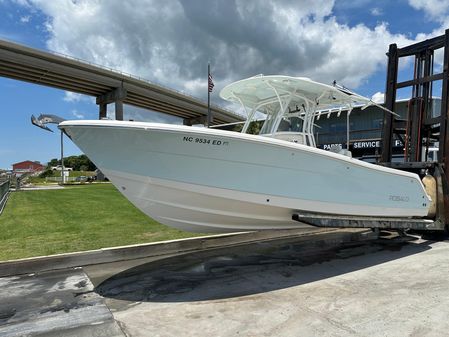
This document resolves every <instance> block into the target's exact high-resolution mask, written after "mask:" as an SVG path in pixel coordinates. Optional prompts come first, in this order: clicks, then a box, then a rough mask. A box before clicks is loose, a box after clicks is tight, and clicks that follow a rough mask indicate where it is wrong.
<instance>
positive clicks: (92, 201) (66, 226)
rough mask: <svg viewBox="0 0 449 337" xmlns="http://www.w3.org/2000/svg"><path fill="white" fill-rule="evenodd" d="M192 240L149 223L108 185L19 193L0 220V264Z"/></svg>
mask: <svg viewBox="0 0 449 337" xmlns="http://www.w3.org/2000/svg"><path fill="white" fill-rule="evenodd" d="M192 236H195V234H192V233H188V232H182V231H179V230H175V229H172V228H170V227H167V226H164V225H161V224H159V223H158V222H156V221H154V220H153V219H150V218H149V217H147V216H146V215H145V214H143V213H142V212H141V211H139V210H138V209H137V208H136V207H134V206H133V205H132V204H131V203H130V202H129V201H128V200H127V199H125V198H124V197H123V196H122V195H121V194H120V193H119V192H118V191H117V190H116V189H115V188H114V186H113V185H112V184H98V185H97V184H87V185H83V186H76V187H66V188H64V189H61V190H39V191H19V192H13V193H11V195H10V198H9V200H8V203H7V204H6V207H5V209H4V211H3V213H2V214H1V215H0V244H1V247H2V249H1V250H0V260H9V259H17V258H23V257H30V256H40V255H49V254H56V253H65V252H73V251H81V250H89V249H98V248H104V247H113V246H121V245H129V244H135V243H144V242H154V241H162V240H170V239H178V238H186V237H192Z"/></svg>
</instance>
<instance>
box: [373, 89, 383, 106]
mask: <svg viewBox="0 0 449 337" xmlns="http://www.w3.org/2000/svg"><path fill="white" fill-rule="evenodd" d="M371 100H372V101H373V102H374V103H378V104H384V103H385V94H384V93H383V92H380V91H378V92H376V93H375V94H374V95H373V96H372V97H371Z"/></svg>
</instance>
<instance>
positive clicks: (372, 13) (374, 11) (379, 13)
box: [370, 7, 384, 16]
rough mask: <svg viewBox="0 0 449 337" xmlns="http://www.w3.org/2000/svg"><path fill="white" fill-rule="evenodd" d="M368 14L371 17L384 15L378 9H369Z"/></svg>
mask: <svg viewBox="0 0 449 337" xmlns="http://www.w3.org/2000/svg"><path fill="white" fill-rule="evenodd" d="M370 13H371V15H373V16H381V15H383V14H384V13H383V11H382V9H381V8H378V7H374V8H371V10H370Z"/></svg>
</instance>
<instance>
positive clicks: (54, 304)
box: [0, 232, 449, 337]
mask: <svg viewBox="0 0 449 337" xmlns="http://www.w3.org/2000/svg"><path fill="white" fill-rule="evenodd" d="M307 236H308V237H307ZM351 237H352V239H351ZM369 238H370V236H367V237H365V238H364V239H369ZM371 238H372V237H371ZM358 239H361V237H358ZM447 275H449V242H448V241H441V242H432V241H426V240H421V239H419V240H417V239H415V238H411V237H406V238H403V237H397V236H391V237H388V238H386V239H380V240H363V238H362V241H360V240H356V237H354V236H353V235H352V236H351V234H350V233H349V232H346V233H345V234H344V235H340V237H338V236H336V235H335V233H334V234H332V233H315V234H313V233H309V234H308V235H306V236H305V237H299V238H298V237H295V238H282V239H280V240H270V241H264V242H261V243H254V242H253V243H249V244H245V245H239V246H236V247H226V248H222V249H211V250H207V251H197V252H190V253H187V254H183V255H178V256H174V255H173V254H168V255H166V256H164V257H161V256H159V257H157V256H152V257H149V258H147V259H144V258H141V259H136V260H126V261H117V262H110V263H107V264H99V265H90V266H86V267H85V268H82V269H81V268H70V269H66V270H56V271H49V272H41V273H37V274H32V275H22V276H10V277H4V278H0V282H1V284H0V287H1V288H0V289H1V292H0V335H1V336H22V335H29V336H71V337H72V336H132V337H138V336H446V335H447V334H448V333H447V331H449V321H448V320H447V314H448V313H449V289H448V287H447V283H448V282H447Z"/></svg>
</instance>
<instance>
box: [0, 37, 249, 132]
mask: <svg viewBox="0 0 449 337" xmlns="http://www.w3.org/2000/svg"><path fill="white" fill-rule="evenodd" d="M0 76H4V77H9V78H12V79H16V80H21V81H26V82H31V83H36V84H41V85H46V86H50V87H53V88H58V89H63V90H68V91H72V92H76V93H80V94H85V95H89V96H94V97H96V103H97V104H98V105H99V118H102V117H106V112H107V110H106V109H107V104H109V103H115V111H116V119H119V120H123V104H129V105H133V106H137V107H140V108H144V109H148V110H153V111H157V112H162V113H166V114H169V115H173V116H177V117H180V118H183V119H184V124H187V125H191V124H200V123H204V122H205V121H206V119H207V104H206V103H205V102H203V101H201V100H199V99H197V98H194V97H191V96H187V95H185V94H182V93H180V92H177V91H175V90H171V89H168V88H165V87H162V86H159V85H156V84H153V83H150V82H148V81H146V80H143V79H141V78H138V77H135V76H132V75H129V74H125V73H121V72H118V71H115V70H112V69H107V68H103V67H100V66H97V65H93V64H89V63H86V62H83V61H80V60H77V59H74V58H70V57H67V56H62V55H59V54H53V53H49V52H45V51H42V50H37V49H33V48H29V47H26V46H23V45H19V44H16V43H12V42H9V41H4V40H0ZM205 81H206V79H205ZM211 112H212V123H211V124H215V125H216V124H223V123H232V122H239V121H242V120H243V118H242V117H240V116H239V115H237V114H235V113H233V112H231V111H229V110H225V109H222V108H220V107H217V106H211Z"/></svg>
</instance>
